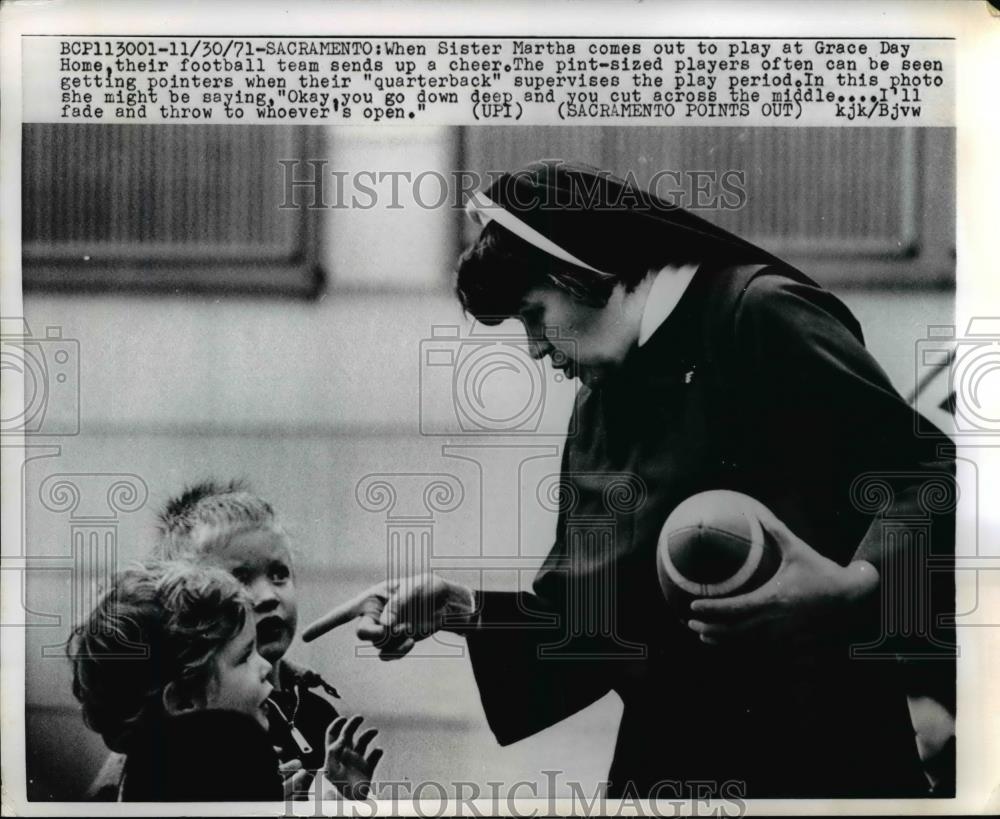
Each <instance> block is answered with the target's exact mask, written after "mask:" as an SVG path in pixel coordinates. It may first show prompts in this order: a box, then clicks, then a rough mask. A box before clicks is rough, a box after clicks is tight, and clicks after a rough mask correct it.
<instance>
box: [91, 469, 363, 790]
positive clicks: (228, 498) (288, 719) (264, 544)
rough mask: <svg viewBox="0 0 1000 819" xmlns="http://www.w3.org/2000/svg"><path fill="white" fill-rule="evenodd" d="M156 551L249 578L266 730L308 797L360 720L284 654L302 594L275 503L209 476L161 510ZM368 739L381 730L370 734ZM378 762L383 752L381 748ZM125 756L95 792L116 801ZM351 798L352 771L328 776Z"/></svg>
mask: <svg viewBox="0 0 1000 819" xmlns="http://www.w3.org/2000/svg"><path fill="white" fill-rule="evenodd" d="M158 535H159V537H158V539H157V544H156V549H155V552H156V557H157V558H160V559H163V560H185V561H189V562H192V563H195V564H197V565H200V566H211V567H215V568H219V569H223V570H225V571H226V572H228V573H229V574H231V575H232V576H233V577H234V578H235V579H236V580H237V581H238V582H239V583H240V584H242V586H243V588H244V590H245V593H246V595H247V598H248V600H249V603H250V609H251V612H252V615H253V617H252V619H253V622H254V625H255V628H256V639H257V650H258V651H259V653H260V655H261V657H263V658H264V659H265V660H266V661H267V662H268V663H269V664H270V671H269V674H268V683H269V684H270V686H271V687H272V690H271V694H270V698H269V701H268V707H267V726H266V727H267V732H268V738H269V741H270V744H271V745H272V746H273V748H274V750H275V752H276V753H277V754H278V758H279V761H280V763H281V771H282V775H283V777H284V778H285V790H286V791H287V792H288V793H289V795H299V796H303V797H304V796H305V795H306V794H307V792H308V789H309V786H310V783H311V781H312V778H313V776H314V774H315V772H316V771H319V770H322V769H324V767H325V765H326V759H325V746H326V734H327V731H328V730H329V729H330V728H331V726H332V727H333V728H334V730H337V731H341V730H342V731H344V732H345V733H347V734H348V736H349V737H352V736H353V733H354V731H355V730H356V729H357V728H358V725H359V724H360V722H361V718H360V717H353V718H352V719H351V720H350V721H347V720H346V719H345V718H343V717H340V716H339V714H338V712H337V709H336V708H335V707H334V705H333V703H332V702H331V701H330V700H329V699H328V697H338V696H339V695H338V693H337V690H336V689H335V688H334V687H333V686H331V685H330V684H329V683H327V682H326V681H325V680H324V679H323V678H322V677H321V676H320V675H319V674H318V673H316V672H315V671H313V670H311V669H308V668H303V667H301V666H298V665H296V664H294V663H292V662H290V661H289V660H288V659H287V658H286V657H285V654H286V652H287V651H288V648H289V646H290V645H291V643H292V640H293V639H294V637H295V631H296V626H297V622H298V599H297V595H296V589H295V571H294V566H293V562H292V555H291V545H290V543H289V539H288V535H287V533H286V532H285V529H284V528H283V527H282V525H281V523H280V522H279V521H278V519H277V516H276V515H275V512H274V509H273V508H272V506H271V505H270V504H269V503H268V502H267V501H266V500H264V499H263V498H261V497H259V496H258V495H255V494H254V493H252V492H251V491H250V490H249V488H248V486H247V485H246V484H245V483H243V482H241V481H229V482H227V483H222V482H216V481H203V482H201V483H198V484H195V485H192V486H190V487H189V488H187V489H185V490H184V491H183V492H181V493H180V494H179V495H177V496H176V497H174V498H172V499H170V500H169V501H167V503H166V504H165V505H164V507H163V510H162V511H161V512H160V515H159V525H158ZM368 735H370V736H369V739H368V741H369V742H370V741H371V737H373V736H374V735H375V731H369V732H366V733H365V736H368ZM374 753H375V757H374V760H375V762H377V760H378V758H379V757H380V756H381V751H376V752H374ZM120 764H121V763H120V760H117V761H116V760H115V758H114V756H112V757H111V758H110V759H109V760H108V761H107V762H106V763H105V765H104V767H103V768H102V770H101V772H100V773H99V774H98V777H97V780H95V782H94V784H93V785H92V786H91V797H92V798H95V799H104V800H107V799H113V798H114V790H115V788H116V783H117V781H118V770H119V769H120ZM328 778H329V779H330V781H331V782H333V783H334V784H338V786H339V787H340V788H341V790H342V791H345V790H346V792H345V793H343V795H344V796H347V797H348V798H351V797H352V794H353V793H355V792H356V791H357V788H356V787H355V786H354V784H352V783H353V782H354V779H355V778H356V777H355V776H354V774H353V772H350V771H342V772H340V773H339V774H338V773H337V772H336V771H335V772H334V775H333V776H329V777H328Z"/></svg>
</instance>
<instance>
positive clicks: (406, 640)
mask: <svg viewBox="0 0 1000 819" xmlns="http://www.w3.org/2000/svg"><path fill="white" fill-rule="evenodd" d="M475 612H476V598H475V594H474V593H473V592H472V590H471V589H468V588H466V587H465V586H461V585H459V584H457V583H452V582H451V581H448V580H445V579H444V578H442V577H439V576H438V575H436V574H433V573H429V574H423V575H417V576H414V577H406V578H401V579H399V580H392V581H385V582H382V583H378V584H376V585H375V586H372V587H371V588H369V589H367V590H365V591H364V592H362V593H361V594H359V595H357V596H356V597H354V598H353V599H352V600H348V601H347V602H346V603H342V604H341V605H339V606H337V607H336V608H334V609H332V610H331V611H329V612H328V613H327V614H325V615H324V616H323V617H321V618H320V619H319V620H317V621H316V622H314V623H312V624H311V625H309V626H308V627H307V628H306V629H305V631H303V633H302V639H303V640H304V641H305V642H310V641H311V640H315V639H316V638H317V637H319V636H320V635H322V634H325V633H326V632H327V631H330V630H331V629H334V628H337V627H338V626H340V625H343V624H345V623H349V622H352V621H354V620H358V627H357V635H358V638H359V639H361V640H364V641H366V642H369V643H372V644H374V645H375V646H376V647H377V648H378V649H379V657H380V658H381V659H383V660H394V659H398V658H399V657H403V656H405V655H406V654H408V653H409V652H410V651H411V650H412V649H413V646H414V645H416V643H417V642H418V641H420V640H423V639H424V638H426V637H429V636H430V635H432V634H433V633H434V632H436V631H438V630H440V629H443V628H458V627H461V626H468V625H470V624H471V622H472V619H473V618H474V616H475Z"/></svg>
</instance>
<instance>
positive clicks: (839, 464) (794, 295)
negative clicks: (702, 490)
mask: <svg viewBox="0 0 1000 819" xmlns="http://www.w3.org/2000/svg"><path fill="white" fill-rule="evenodd" d="M733 340H734V342H735V360H736V361H737V362H738V364H737V366H738V367H739V368H740V370H741V372H740V373H739V375H738V376H737V380H738V382H739V383H740V384H741V385H742V400H741V404H742V407H741V409H742V412H741V415H742V417H743V418H745V419H748V420H749V421H750V424H751V425H752V427H753V428H750V429H747V430H746V431H745V434H746V435H747V436H748V437H750V438H753V439H754V444H753V450H754V452H755V453H756V454H755V457H756V459H758V460H759V462H760V469H761V478H762V481H766V482H767V484H768V485H769V486H771V487H783V489H782V490H781V491H779V492H778V493H777V494H778V496H777V497H772V498H771V499H770V500H771V502H772V503H773V504H774V505H775V506H776V507H778V508H775V509H774V511H775V513H776V514H778V516H779V517H781V518H782V519H783V520H784V521H785V522H786V523H787V524H788V525H789V526H790V528H791V529H792V531H794V532H796V534H798V535H799V536H800V537H802V539H803V540H805V541H806V542H807V543H809V544H810V545H811V546H813V547H814V548H816V549H817V550H818V551H820V552H821V553H824V554H825V555H826V556H827V557H830V558H832V559H833V560H836V561H837V562H838V563H841V564H842V565H846V564H847V563H848V562H850V561H851V560H866V561H869V562H870V563H872V564H873V565H874V566H875V567H876V568H877V569H878V570H879V576H880V582H881V584H882V589H881V595H882V607H883V609H885V608H886V607H888V609H892V610H894V611H895V612H896V616H914V617H919V616H921V615H920V614H919V612H917V611H916V609H917V608H918V607H919V608H922V609H923V610H925V611H929V610H930V609H931V608H933V609H934V612H933V617H934V618H936V620H937V625H940V624H941V623H942V622H944V621H943V620H942V613H943V612H946V611H947V610H948V609H949V608H950V606H953V592H952V589H953V571H952V563H951V561H952V560H953V555H954V523H955V518H954V509H955V500H956V490H955V484H954V454H953V450H952V449H951V446H950V445H951V442H950V441H949V439H947V438H946V437H945V436H944V435H943V434H934V435H932V436H928V435H927V434H926V432H921V434H919V435H918V434H917V424H916V418H917V416H916V415H915V411H914V410H913V409H912V408H911V407H910V406H909V405H908V404H907V403H906V402H905V401H904V400H903V399H902V398H901V396H900V395H899V393H898V392H897V391H896V390H895V389H894V387H893V386H892V384H891V382H890V381H889V378H888V376H887V375H886V374H885V372H884V371H883V370H882V368H881V367H880V366H879V365H878V363H877V362H876V361H875V359H874V358H873V357H872V356H871V354H870V353H869V352H868V351H867V350H866V349H865V347H864V343H863V339H862V335H861V330H860V327H859V326H858V324H857V322H856V320H855V319H854V317H853V316H852V315H851V314H850V312H849V311H848V310H847V308H846V307H845V306H844V305H843V304H842V303H841V302H840V301H839V300H838V299H837V298H836V297H835V296H833V295H832V294H830V293H828V292H826V291H824V290H822V289H821V288H819V287H816V286H814V285H812V284H809V283H804V282H800V281H795V280H792V279H790V278H787V277H785V276H781V275H768V274H767V272H765V273H764V274H762V275H759V276H757V277H756V278H755V279H753V280H752V281H751V282H750V283H749V285H748V286H747V288H746V290H745V291H744V293H743V295H742V298H741V299H740V301H739V303H738V304H737V308H736V312H735V320H734V339H733ZM926 428H927V425H925V424H924V425H921V429H922V430H926ZM782 494H783V495H784V496H783V497H782V496H781V495H782ZM845 532H852V533H853V532H857V533H859V535H860V536H859V537H858V538H857V539H851V538H850V537H844V533H845ZM831 533H837V537H844V542H836V541H835V540H834V539H833V538H831V536H830V535H831ZM932 588H933V592H932V591H931V589H932ZM932 594H933V597H934V599H933V601H932V600H931V599H930V598H931V595H932ZM906 598H909V599H910V600H911V601H913V604H914V605H913V607H912V608H911V610H910V612H909V614H907V612H905V611H903V610H902V609H903V608H905V604H904V603H903V601H904V599H906ZM932 603H933V605H932ZM901 604H902V608H901ZM868 615H872V616H884V615H879V614H878V613H877V612H876V611H875V609H874V607H873V608H872V609H871V611H870V612H868ZM866 616H867V615H866ZM870 625H871V624H870ZM901 625H904V626H905V627H904V628H902V629H901V630H903V631H905V630H910V631H916V632H919V631H921V630H926V628H928V627H932V626H933V624H931V623H928V622H924V623H917V622H910V623H906V624H901ZM911 636H913V637H915V638H917V639H918V640H924V641H927V640H932V641H933V640H934V639H936V638H933V637H930V636H929V635H928V634H926V633H924V634H912V635H911Z"/></svg>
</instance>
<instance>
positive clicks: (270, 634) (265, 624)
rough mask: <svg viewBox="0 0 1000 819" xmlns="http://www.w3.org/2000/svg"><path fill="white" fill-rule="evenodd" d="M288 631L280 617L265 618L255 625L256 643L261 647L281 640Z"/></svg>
mask: <svg viewBox="0 0 1000 819" xmlns="http://www.w3.org/2000/svg"><path fill="white" fill-rule="evenodd" d="M287 631H288V627H287V626H286V625H285V621H284V620H282V619H281V618H280V617H266V618H265V619H263V620H261V621H260V622H259V623H258V624H257V642H258V643H260V644H261V645H264V644H267V643H273V642H275V641H277V640H281V639H282V638H283V637H284V636H285V634H286V633H287Z"/></svg>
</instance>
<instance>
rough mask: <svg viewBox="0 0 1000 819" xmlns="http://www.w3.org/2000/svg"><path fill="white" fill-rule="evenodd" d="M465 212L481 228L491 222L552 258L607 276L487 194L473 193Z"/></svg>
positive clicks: (467, 201) (466, 203)
mask: <svg viewBox="0 0 1000 819" xmlns="http://www.w3.org/2000/svg"><path fill="white" fill-rule="evenodd" d="M465 212H466V214H467V215H468V217H469V218H470V219H471V220H472V221H473V222H475V223H476V224H477V225H479V226H480V227H486V225H488V224H489V223H490V222H496V223H497V224H498V225H500V226H501V227H504V228H507V230H509V231H510V232H511V233H513V234H514V235H515V236H519V237H520V238H522V239H524V241H526V242H527V243H528V244H530V245H534V246H535V247H537V248H538V249H539V250H544V251H545V252H546V253H548V254H549V255H550V256H555V257H556V258H557V259H560V260H561V261H564V262H568V263H569V264H572V265H576V266H577V267H582V268H584V269H585V270H591V271H593V272H594V273H600V274H601V275H602V276H605V275H607V274H606V273H605V272H604V271H603V270H598V269H597V268H596V267H591V266H590V265H589V264H587V263H586V262H584V261H581V260H580V259H578V258H576V256H574V255H573V254H572V253H570V252H568V251H566V250H563V248H561V247H559V245H557V244H556V243H555V242H553V241H552V240H551V239H547V238H546V237H545V236H543V235H542V234H541V233H539V232H538V231H537V230H535V229H534V228H533V227H532V226H531V225H529V224H528V223H527V222H523V221H522V220H520V219H518V218H517V217H516V216H515V215H514V214H513V213H511V212H510V211H509V210H507V209H505V208H503V207H501V206H500V205H498V204H497V203H496V202H494V201H493V200H492V199H490V198H489V197H488V196H487V195H486V194H485V193H480V192H479V191H473V192H472V194H471V195H470V196H469V198H468V199H467V200H466V202H465Z"/></svg>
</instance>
